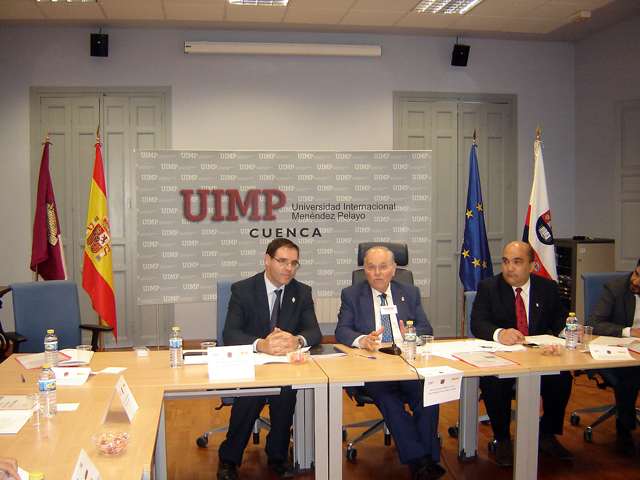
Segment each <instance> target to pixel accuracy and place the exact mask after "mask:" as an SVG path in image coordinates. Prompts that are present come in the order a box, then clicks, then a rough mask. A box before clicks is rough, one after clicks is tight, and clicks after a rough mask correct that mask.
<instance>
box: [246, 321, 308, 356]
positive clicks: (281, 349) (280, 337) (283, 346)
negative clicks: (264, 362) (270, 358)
mask: <svg viewBox="0 0 640 480" xmlns="http://www.w3.org/2000/svg"><path fill="white" fill-rule="evenodd" d="M297 348H298V338H297V337H296V336H294V335H291V334H290V333H289V332H285V331H284V330H280V329H279V328H278V327H276V328H275V329H274V330H273V332H271V333H270V334H269V335H267V338H261V339H260V340H258V344H257V345H256V350H258V352H262V353H268V354H269V355H286V353H287V352H291V351H292V350H296V349H297Z"/></svg>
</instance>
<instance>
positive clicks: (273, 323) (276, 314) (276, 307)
mask: <svg viewBox="0 0 640 480" xmlns="http://www.w3.org/2000/svg"><path fill="white" fill-rule="evenodd" d="M275 294H276V301H275V302H274V303H273V309H272V310H271V320H270V322H269V331H270V332H273V331H274V330H275V328H276V327H277V326H278V319H279V318H280V295H281V294H282V290H281V289H278V290H276V291H275Z"/></svg>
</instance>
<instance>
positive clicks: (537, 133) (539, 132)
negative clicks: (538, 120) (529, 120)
mask: <svg viewBox="0 0 640 480" xmlns="http://www.w3.org/2000/svg"><path fill="white" fill-rule="evenodd" d="M541 134H542V130H540V124H538V128H536V140H540V135H541Z"/></svg>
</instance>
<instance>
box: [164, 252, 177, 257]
mask: <svg viewBox="0 0 640 480" xmlns="http://www.w3.org/2000/svg"><path fill="white" fill-rule="evenodd" d="M179 256H180V252H162V258H178V257H179Z"/></svg>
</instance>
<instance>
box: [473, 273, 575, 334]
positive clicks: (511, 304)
mask: <svg viewBox="0 0 640 480" xmlns="http://www.w3.org/2000/svg"><path fill="white" fill-rule="evenodd" d="M530 278H531V288H530V290H529V335H544V334H546V333H549V332H551V333H552V334H553V335H558V334H559V333H560V332H561V331H562V330H563V329H564V327H565V324H566V321H567V315H568V313H567V310H566V309H565V308H564V307H563V306H562V303H561V302H560V294H559V293H558V284H557V283H556V282H554V281H553V280H550V279H548V278H544V277H541V276H540V275H536V274H532V275H531V277H530ZM515 298H516V297H515V293H514V292H513V288H512V287H511V285H509V284H508V283H507V282H506V281H505V280H504V278H503V277H502V273H499V274H498V275H494V276H493V277H491V278H487V279H485V280H482V281H481V282H479V283H478V293H477V294H476V299H475V301H474V302H473V309H472V310H471V333H473V335H474V336H476V337H478V338H482V339H483V340H493V333H494V332H495V331H496V329H497V328H517V322H516V302H515Z"/></svg>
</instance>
